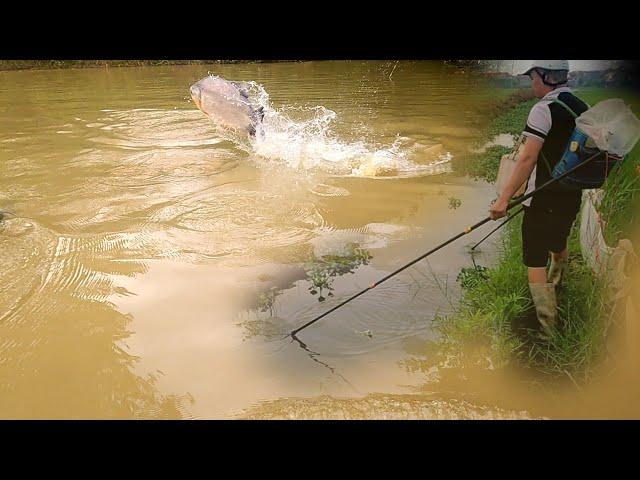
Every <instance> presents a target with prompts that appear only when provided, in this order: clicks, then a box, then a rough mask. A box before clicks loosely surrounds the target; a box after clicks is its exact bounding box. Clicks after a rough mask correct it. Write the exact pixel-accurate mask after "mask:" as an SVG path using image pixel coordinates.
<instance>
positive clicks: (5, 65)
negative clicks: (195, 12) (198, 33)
mask: <svg viewBox="0 0 640 480" xmlns="http://www.w3.org/2000/svg"><path fill="white" fill-rule="evenodd" d="M277 61H279V60H0V71H2V70H45V69H61V68H112V67H148V66H163V65H212V64H220V63H265V62H277Z"/></svg>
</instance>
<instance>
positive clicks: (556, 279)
mask: <svg viewBox="0 0 640 480" xmlns="http://www.w3.org/2000/svg"><path fill="white" fill-rule="evenodd" d="M566 268H567V260H566V259H562V260H558V261H556V260H554V258H553V255H552V256H551V265H550V266H549V274H548V275H547V281H549V282H550V283H553V286H554V287H557V286H558V285H560V283H561V282H562V274H563V273H564V271H565V269H566Z"/></svg>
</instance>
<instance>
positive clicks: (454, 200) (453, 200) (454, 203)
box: [449, 197, 462, 210]
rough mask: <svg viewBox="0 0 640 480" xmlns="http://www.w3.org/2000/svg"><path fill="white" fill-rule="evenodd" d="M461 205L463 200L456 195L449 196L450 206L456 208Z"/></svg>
mask: <svg viewBox="0 0 640 480" xmlns="http://www.w3.org/2000/svg"><path fill="white" fill-rule="evenodd" d="M460 205H462V200H460V199H459V198H456V197H449V208H450V209H452V210H455V209H456V208H458V207H459V206H460Z"/></svg>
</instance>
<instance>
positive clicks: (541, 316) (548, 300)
mask: <svg viewBox="0 0 640 480" xmlns="http://www.w3.org/2000/svg"><path fill="white" fill-rule="evenodd" d="M529 290H530V291H531V297H532V298H533V304H534V305H535V307H536V314H537V316H538V321H539V322H540V325H542V329H543V330H544V332H545V333H546V334H547V335H553V333H554V331H555V327H556V324H557V323H558V310H557V307H558V305H557V303H556V290H555V287H554V286H553V283H530V284H529Z"/></svg>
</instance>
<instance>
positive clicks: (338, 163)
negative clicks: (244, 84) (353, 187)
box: [236, 82, 452, 178]
mask: <svg viewBox="0 0 640 480" xmlns="http://www.w3.org/2000/svg"><path fill="white" fill-rule="evenodd" d="M248 83H249V85H250V92H249V93H250V95H251V96H252V101H253V102H255V103H257V104H258V105H259V106H261V107H262V108H263V112H264V118H263V121H262V125H261V129H260V128H259V129H258V132H257V135H256V138H255V139H254V140H253V141H252V142H251V143H249V144H245V145H240V146H241V147H244V148H245V149H246V150H248V151H251V152H252V153H255V154H256V155H258V156H259V157H260V158H261V159H262V160H263V161H264V160H267V161H272V162H278V163H283V164H285V165H286V166H287V167H289V168H292V169H295V170H298V171H304V172H314V171H319V172H323V173H329V174H332V175H339V176H353V177H370V178H397V177H407V176H419V175H433V174H438V173H443V172H446V171H450V168H448V164H449V163H450V162H451V159H452V155H451V153H449V152H443V151H442V149H441V148H433V147H439V146H426V145H421V144H419V143H416V142H413V143H412V140H411V139H409V138H407V137H401V136H397V137H396V139H395V140H394V141H393V143H391V144H390V145H375V144H372V143H370V142H367V141H366V139H360V140H357V141H351V142H345V141H343V140H342V139H340V138H338V137H337V136H336V135H335V134H334V133H333V131H332V126H333V124H334V122H335V121H336V119H337V114H336V112H334V111H333V110H330V109H328V108H326V107H324V106H315V107H292V106H288V107H283V108H279V109H276V108H274V107H273V106H272V105H271V102H270V100H269V95H268V94H267V92H266V91H265V90H264V88H263V87H262V86H261V85H259V84H257V83H255V82H248ZM236 143H238V142H237V141H236ZM429 150H433V154H431V155H428V154H427V155H425V152H428V151H429ZM425 159H426V160H427V163H424V161H425ZM418 160H420V161H418Z"/></svg>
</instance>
